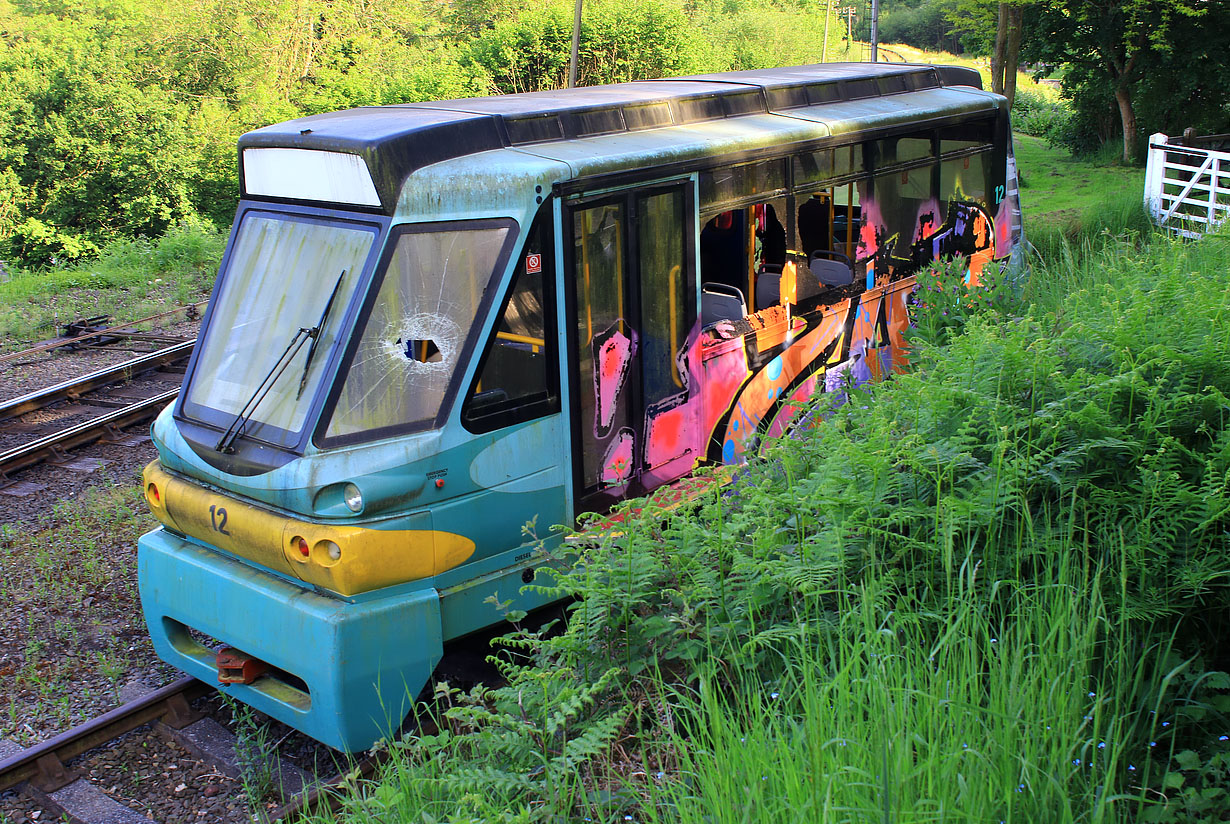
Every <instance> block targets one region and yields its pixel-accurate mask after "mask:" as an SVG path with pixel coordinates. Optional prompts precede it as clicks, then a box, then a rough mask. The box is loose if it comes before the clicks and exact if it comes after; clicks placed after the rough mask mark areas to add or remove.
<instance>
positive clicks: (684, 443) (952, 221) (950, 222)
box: [592, 198, 999, 494]
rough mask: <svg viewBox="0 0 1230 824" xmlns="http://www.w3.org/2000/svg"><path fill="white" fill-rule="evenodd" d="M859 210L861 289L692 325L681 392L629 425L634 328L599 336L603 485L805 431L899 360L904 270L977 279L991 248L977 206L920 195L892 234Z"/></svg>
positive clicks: (678, 357)
mask: <svg viewBox="0 0 1230 824" xmlns="http://www.w3.org/2000/svg"><path fill="white" fill-rule="evenodd" d="M861 209H862V216H863V219H862V221H861V224H862V225H861V226H860V227H859V230H858V231H859V234H858V259H857V262H858V263H859V264H861V265H862V266H864V267H865V270H864V271H865V273H866V288H865V289H862V290H858V291H853V292H845V293H844V296H842V297H840V298H839V299H835V300H832V302H829V303H823V302H822V303H820V304H818V305H817V304H808V305H807V306H804V307H796V306H793V305H790V302H787V303H783V304H775V305H772V306H769V307H766V308H765V309H763V310H761V311H759V312H754V313H752V314H750V315H748V316H746V317H743V318H736V319H729V320H725V321H723V322H721V323H718V324H715V325H714V326H711V327H709V328H706V329H704V330H701V328H700V323H699V321H698V322H697V323H696V325H694V326H693V328H692V330H691V332H690V333H689V335H688V337H687V340H686V343H685V345H684V346H683V347H682V348H681V350H680V351H679V352H677V353H676V354H675V363H676V366H677V369H678V374H679V377H680V382H681V384H682V387H681V389H680V391H679V392H678V393H677V394H674V395H672V396H670V397H667V398H664V399H661V400H659V401H657V402H655V403H649V404H647V405H646V406H645V407H644V409H643V413H642V415H640V416H639V419H638V420H636V421H635V422H630V423H629V425H626V426H625V425H620V424H617V423H616V420H617V417H618V409H619V398H620V394H621V392H622V391H623V390H624V388H625V384H626V382H627V381H628V376H629V374H630V371H631V364H632V362H633V359H634V358H635V357H636V355H637V333H636V332H635V331H634V330H631V329H630V328H628V327H627V326H626V324H625V323H624V322H623V321H622V320H621V321H617V322H616V323H614V324H613V325H612V326H611V327H610V328H608V329H607V330H605V331H604V332H602V333H600V334H599V335H596V336H595V337H594V339H593V342H592V347H593V353H594V376H593V380H594V396H595V399H596V405H595V411H594V421H593V427H594V432H595V434H596V436H597V438H598V439H599V440H600V441H604V442H605V443H602V444H600V445H598V446H599V448H600V449H602V450H603V451H602V458H601V469H600V478H599V483H600V485H601V486H602V487H603V488H604V489H615V488H621V489H624V490H627V491H635V490H633V489H632V487H631V486H629V484H631V485H633V486H637V487H639V488H642V489H644V490H646V491H647V490H651V489H654V488H656V487H658V486H661V485H662V484H667V483H671V482H673V481H675V480H676V479H677V478H679V477H681V476H682V475H685V474H686V473H687V472H688V471H690V470H691V469H692V468H693V466H695V464H696V461H697V460H699V459H702V458H704V457H706V456H708V457H710V458H716V459H718V460H720V461H722V462H723V463H727V464H738V463H742V462H743V461H745V460H746V459H747V457H748V456H749V455H751V454H752V453H754V452H755V451H756V450H757V449H759V448H760V444H761V443H762V440H763V439H764V438H766V437H767V438H777V437H782V436H784V435H786V434H788V433H790V432H791V431H798V430H799V428H800V427H803V428H806V427H807V426H808V425H810V424H809V422H814V419H815V416H814V414H813V413H804V410H805V409H806V408H807V404H808V403H809V402H810V401H812V400H813V399H814V398H815V397H816V396H817V395H819V394H827V395H829V396H830V397H831V402H832V403H833V404H834V405H841V404H843V403H845V402H846V400H847V394H848V392H849V390H850V389H851V388H853V387H858V386H862V385H864V384H866V383H868V382H870V381H874V380H878V379H881V378H883V377H885V376H887V375H889V374H891V373H892V372H893V371H900V370H901V369H903V368H904V367H905V365H906V364H907V362H908V361H907V357H906V339H905V332H906V330H907V329H908V328H909V316H908V312H907V309H908V303H909V298H910V295H911V294H912V292H913V289H914V285H915V284H914V281H913V280H912V279H911V278H909V277H908V276H909V275H910V274H912V273H913V272H914V271H917V269H918V268H919V267H920V266H922V265H925V264H926V263H928V262H930V261H932V260H935V259H937V258H943V257H951V256H964V257H966V258H967V259H968V260H969V261H970V264H969V279H970V282H971V283H974V284H977V282H978V280H977V279H978V275H979V273H980V271H981V269H982V266H983V265H984V264H985V263H986V262H987V261H989V260H991V259H993V258H994V256H995V253H996V246H997V241H998V237H999V227H998V225H997V223H996V221H995V220H993V219H992V218H991V217H990V216H989V215H988V214H987V213H986V211H985V209H984V208H983V207H981V206H980V205H978V204H975V203H970V202H949V203H947V204H943V203H941V202H940V201H938V200H936V199H934V198H932V199H930V200H926V201H923V202H921V203H919V205H918V207H917V209H918V213H917V215H916V217H915V218H914V219H912V220H911V221H910V223H909V224H906V225H908V226H909V228H907V229H905V230H904V231H903V232H902V233H897V234H893V235H891V236H886V234H887V233H886V229H885V228H884V225H883V222H882V221H881V219H880V209H879V207H878V206H877V204H876V203H874V202H873V201H872V200H871V199H870V198H867V199H864V201H863V203H862V204H861ZM941 215H942V216H943V220H942V221H941V220H940V216H941ZM905 238H908V239H909V243H908V245H906V244H905V243H904V239H905ZM877 276H879V277H878V278H877ZM856 289H857V287H856ZM796 312H797V314H796ZM625 329H626V330H627V331H626V332H625V331H624V330H625ZM801 415H802V416H803V417H800V416H801ZM608 439H609V440H608ZM595 457H596V456H595ZM620 494H622V493H620Z"/></svg>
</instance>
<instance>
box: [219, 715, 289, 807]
mask: <svg viewBox="0 0 1230 824" xmlns="http://www.w3.org/2000/svg"><path fill="white" fill-rule="evenodd" d="M222 701H223V703H225V704H226V706H227V707H228V708H229V709H230V711H231V719H232V723H233V727H234V729H233V732H234V735H235V761H236V762H237V764H238V766H239V780H240V781H241V782H242V783H243V791H244V794H245V795H246V796H247V798H248V804H249V806H250V807H251V808H252V811H253V813H254V814H256V815H258V816H259V815H260V814H261V812H262V806H261V805H262V803H263V802H264V801H267V800H268V799H270V798H272V797H273V796H274V791H275V790H277V789H278V788H277V786H276V784H275V781H274V767H275V765H276V759H277V754H276V753H275V752H274V751H273V746H272V742H271V741H270V739H269V727H268V725H267V724H266V723H264V722H263V721H261V720H260V719H258V718H257V716H256V712H255V711H254V710H253V709H252V708H251V707H249V706H248V705H247V704H241V703H239V702H238V701H236V700H235V699H233V698H231V697H230V696H229V695H226V694H225V693H222Z"/></svg>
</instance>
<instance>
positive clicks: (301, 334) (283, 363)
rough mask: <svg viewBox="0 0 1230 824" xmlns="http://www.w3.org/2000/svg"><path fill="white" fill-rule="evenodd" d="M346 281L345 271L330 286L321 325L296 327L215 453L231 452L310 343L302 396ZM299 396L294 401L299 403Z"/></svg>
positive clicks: (300, 393) (304, 366)
mask: <svg viewBox="0 0 1230 824" xmlns="http://www.w3.org/2000/svg"><path fill="white" fill-rule="evenodd" d="M345 277H346V270H345V269H343V270H342V273H341V274H340V275H338V276H337V283H335V284H334V285H333V293H332V294H330V295H329V300H328V302H326V303H325V308H324V311H323V312H321V313H320V322H319V323H317V324H316V325H315V326H313V327H312V328H310V329H309V328H307V327H305V326H301V327H299V331H297V332H295V336H294V337H293V338H291V339H290V343H288V344H286V349H284V350H283V351H282V354H281V356H279V357H278V359H277V360H276V361H274V364H273V366H271V367H270V368H269V371H268V372H266V373H265V377H263V378H261V382H260V383H258V384H257V385H256V389H255V390H253V392H252V395H251V397H249V398H248V400H247V402H245V403H244V405H243V408H242V409H240V410H239V412H238V413H237V414H236V415H235V419H234V420H232V421H231V425H230V426H228V427H227V428H226V431H225V432H223V433H222V437H221V438H220V439H219V440H218V443H217V445H216V446H214V450H215V451H217V452H228V453H229V452H233V451H234V449H233V448H232V446H233V444H234V443H235V439H236V438H238V437H239V436H240V435H242V434H243V431H244V428H245V427H246V426H247V425H248V421H250V420H251V419H252V416H253V415H255V414H256V408H257V407H258V406H260V405H261V401H263V400H264V399H265V396H266V395H268V394H269V390H271V389H273V385H274V384H275V383H277V382H278V378H280V377H282V373H283V372H285V371H286V368H287V367H288V366H290V364H291V361H293V360H294V359H295V355H297V354H299V350H300V349H302V348H303V344H305V343H307V342H308V341H309V340H310V341H312V346H311V348H309V349H308V354H307V362H306V363H304V365H303V377H302V378H301V379H300V380H299V395H302V394H303V387H304V384H305V383H306V382H307V373H308V367H309V366H310V365H311V363H312V356H313V355H315V354H316V342H317V341H318V340H319V339H320V332H321V330H322V329H324V326H325V322H326V321H327V320H328V319H329V311H330V310H331V309H332V308H333V299H334V298H336V297H337V293H338V290H339V289H340V288H341V286H342V280H343V278H345ZM299 395H296V396H295V399H296V400H298V399H299Z"/></svg>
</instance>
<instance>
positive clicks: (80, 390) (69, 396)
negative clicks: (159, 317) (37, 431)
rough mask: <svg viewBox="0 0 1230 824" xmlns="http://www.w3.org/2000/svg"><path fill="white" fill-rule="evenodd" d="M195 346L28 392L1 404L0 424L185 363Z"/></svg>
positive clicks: (179, 345) (172, 349)
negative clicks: (103, 388)
mask: <svg viewBox="0 0 1230 824" xmlns="http://www.w3.org/2000/svg"><path fill="white" fill-rule="evenodd" d="M195 345H196V342H195V341H187V342H185V343H177V344H175V345H173V346H168V347H167V348H165V349H159V350H158V351H157V352H150V353H149V354H148V355H142V356H140V357H138V358H132V359H131V360H126V361H124V362H123V363H117V364H116V365H115V366H106V367H103V368H102V369H99V370H98V371H96V372H91V373H89V374H88V375H83V376H81V377H79V378H73V379H72V380H67V381H64V382H63V383H58V384H56V385H55V386H49V387H47V388H46V389H39V390H37V391H35V392H29V393H27V394H25V395H22V396H20V397H17V398H13V399H12V400H10V401H5V402H4V403H2V404H0V421H2V420H6V419H8V418H14V417H16V416H18V415H24V414H25V413H27V412H33V411H34V410H35V409H42V408H43V407H44V406H49V405H51V404H53V403H59V402H60V401H68V400H77V398H78V397H79V396H80V395H82V394H84V393H86V392H91V391H93V390H95V389H98V388H99V387H103V386H108V385H110V384H113V383H118V382H120V381H126V380H132V379H133V378H134V377H136V376H137V375H142V374H144V373H146V372H152V371H153V370H155V369H157V368H159V367H161V366H166V365H168V364H171V363H176V362H178V361H182V360H187V358H188V356H189V355H191V354H192V347H193V346H195Z"/></svg>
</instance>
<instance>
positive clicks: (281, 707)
mask: <svg viewBox="0 0 1230 824" xmlns="http://www.w3.org/2000/svg"><path fill="white" fill-rule="evenodd" d="M137 580H138V586H139V588H140V591H141V607H142V610H143V611H144V613H145V620H146V624H147V625H148V627H149V633H150V638H151V639H152V640H153V643H154V650H155V652H157V654H158V656H159V657H160V658H162V659H163V660H164V661H166V662H168V663H170V664H172V665H174V666H176V667H178V668H179V669H181V670H183V671H184V672H186V673H188V674H190V675H193V676H195V677H196V678H199V679H201V680H202V681H205V682H207V683H217V680H218V678H217V668H216V664H215V660H214V651H213V650H212V649H210V648H209V647H207V646H205V645H203V644H201V643H199V642H198V641H197V640H196V639H194V638H193V637H192V636H191V635H190V634H189V632H188V629H189V628H191V629H193V630H196V631H198V632H200V633H203V634H205V635H207V636H211V637H212V638H214V639H217V640H218V641H221V642H222V643H224V644H226V645H228V646H231V647H235V648H236V649H239V650H242V651H243V652H246V653H248V654H249V655H252V656H255V657H257V658H259V659H261V660H263V661H266V662H268V663H269V664H271V665H272V666H274V667H276V668H278V669H279V670H282V671H284V672H286V673H289V674H290V675H292V676H294V678H293V679H283V678H279V677H277V676H271V675H266V676H262V677H260V678H258V679H257V680H256V681H255V682H253V683H252V684H251V685H249V686H244V685H241V684H230V685H220V686H219V687H218V688H219V690H221V691H222V692H224V693H230V694H233V695H235V697H236V698H238V699H239V700H241V701H243V702H244V703H246V704H249V705H251V706H253V707H255V708H256V709H259V710H261V711H262V712H265V713H267V714H269V715H271V716H273V717H274V718H277V719H278V720H280V721H283V722H285V723H286V724H288V725H290V726H292V727H294V728H295V729H298V730H301V731H302V732H304V733H306V734H307V735H310V736H311V737H313V738H315V739H317V740H318V741H322V742H324V743H326V744H328V745H330V746H332V747H336V748H337V749H340V750H345V751H347V752H356V751H359V750H365V749H367V748H369V747H371V746H372V744H374V743H375V742H376V741H377V740H379V739H380V738H384V737H387V736H389V735H390V734H391V733H392V732H394V731H395V730H396V729H397V728H398V727H399V726H400V724H401V722H402V719H404V718H405V716H406V714H407V713H408V712H409V711H410V709H411V707H412V706H413V703H414V699H415V697H416V696H417V695H418V693H419V691H420V690H421V689H422V688H423V686H424V685H425V684H426V683H427V680H428V678H429V677H430V676H431V673H432V671H433V670H434V669H435V667H436V664H437V663H439V661H440V658H441V655H442V654H443V640H442V634H441V626H440V598H439V595H438V593H437V591H436V590H435V589H434V588H424V589H420V590H417V591H413V592H409V593H405V592H400V593H399V594H396V595H390V596H388V597H384V598H375V599H372V600H365V601H363V602H361V603H352V602H349V601H345V600H342V599H339V598H332V597H328V596H325V595H320V594H318V593H316V592H314V591H312V590H310V589H307V588H305V587H304V586H302V585H298V584H294V583H291V582H289V581H286V580H284V579H282V578H279V577H277V576H275V575H272V574H270V573H267V572H262V571H260V570H257V569H254V568H253V567H251V566H248V565H247V564H244V563H242V562H240V561H237V560H233V559H231V558H228V557H226V556H224V555H222V554H221V553H219V552H216V551H214V550H210V549H207V548H205V547H203V546H200V545H198V544H196V543H194V542H192V541H188V540H186V539H184V538H180V537H178V536H176V535H174V534H172V533H170V532H168V531H167V530H165V529H162V528H159V529H156V530H154V531H153V532H150V533H148V534H147V535H144V536H142V537H141V540H140V541H139V544H138V579H137ZM399 589H400V588H399ZM295 679H298V681H299V682H302V683H301V684H299V683H296V680H295ZM303 685H306V687H307V689H306V691H305V690H304V689H303V688H302V686H303Z"/></svg>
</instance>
